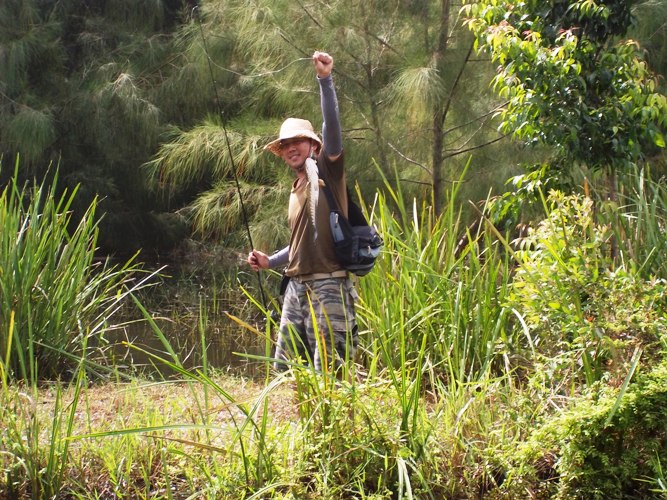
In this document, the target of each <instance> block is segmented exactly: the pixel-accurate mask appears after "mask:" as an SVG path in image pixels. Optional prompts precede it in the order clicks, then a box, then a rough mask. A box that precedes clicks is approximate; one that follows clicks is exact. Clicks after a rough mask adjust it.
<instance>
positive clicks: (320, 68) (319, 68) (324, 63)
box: [313, 51, 333, 78]
mask: <svg viewBox="0 0 667 500" xmlns="http://www.w3.org/2000/svg"><path fill="white" fill-rule="evenodd" d="M313 64H314V65H315V71H316V72H317V77H318V78H326V77H327V76H329V75H330V74H331V70H333V57H331V56H330V55H329V54H327V53H326V52H319V51H315V53H314V54H313Z"/></svg>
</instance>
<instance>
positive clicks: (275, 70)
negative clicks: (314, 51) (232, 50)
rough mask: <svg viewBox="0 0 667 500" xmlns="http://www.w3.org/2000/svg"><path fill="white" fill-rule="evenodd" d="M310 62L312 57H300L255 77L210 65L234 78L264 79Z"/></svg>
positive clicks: (217, 65)
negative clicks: (294, 65)
mask: <svg viewBox="0 0 667 500" xmlns="http://www.w3.org/2000/svg"><path fill="white" fill-rule="evenodd" d="M312 60H313V58H312V57H300V58H298V59H294V61H291V62H289V63H287V64H286V65H285V66H283V67H282V68H278V69H274V70H272V71H265V72H264V73H257V74H255V75H244V74H243V73H239V72H238V71H234V70H233V69H229V68H225V67H224V66H220V65H219V64H216V63H215V62H211V64H213V65H214V66H215V67H216V68H218V69H219V70H222V71H226V72H227V73H231V74H233V75H236V76H240V77H241V78H261V77H264V76H269V75H275V74H276V73H280V72H281V71H284V70H286V69H287V68H289V67H290V66H291V65H292V64H295V63H298V62H301V61H312ZM209 61H210V59H209Z"/></svg>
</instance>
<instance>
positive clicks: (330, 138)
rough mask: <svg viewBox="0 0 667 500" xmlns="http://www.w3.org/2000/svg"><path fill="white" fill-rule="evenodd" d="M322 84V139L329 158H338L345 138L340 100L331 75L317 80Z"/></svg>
mask: <svg viewBox="0 0 667 500" xmlns="http://www.w3.org/2000/svg"><path fill="white" fill-rule="evenodd" d="M317 81H318V82H319V84H320V105H321V106H322V118H323V120H324V122H323V123H322V138H323V139H324V152H325V153H326V155H327V156H337V155H339V154H340V153H341V152H342V151H343V137H342V134H341V130H340V117H339V112H338V98H337V96H336V89H335V88H334V84H333V78H332V77H331V75H329V76H327V77H326V78H319V77H318V78H317Z"/></svg>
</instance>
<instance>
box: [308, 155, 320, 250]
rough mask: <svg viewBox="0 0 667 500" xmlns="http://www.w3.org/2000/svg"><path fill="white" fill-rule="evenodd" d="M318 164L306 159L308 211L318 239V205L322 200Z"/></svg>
mask: <svg viewBox="0 0 667 500" xmlns="http://www.w3.org/2000/svg"><path fill="white" fill-rule="evenodd" d="M318 174H319V170H318V169H317V163H316V162H315V160H313V159H312V158H308V159H306V178H307V179H308V211H309V212H310V221H311V222H312V224H313V230H314V231H315V233H314V234H315V238H314V239H317V225H316V224H315V221H316V220H317V203H318V202H319V198H320V177H319V175H318Z"/></svg>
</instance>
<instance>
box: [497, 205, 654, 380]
mask: <svg viewBox="0 0 667 500" xmlns="http://www.w3.org/2000/svg"><path fill="white" fill-rule="evenodd" d="M546 203H547V207H546V208H547V218H546V219H545V220H544V221H542V222H540V224H539V225H538V226H537V227H535V228H534V229H533V230H531V231H530V232H529V234H528V235H527V236H526V237H525V238H523V239H522V240H521V242H520V246H521V250H519V251H517V252H516V253H515V256H516V258H517V260H518V262H519V266H518V268H517V270H516V273H515V275H514V278H513V280H512V284H511V286H510V292H509V294H508V296H507V300H506V303H505V304H506V306H507V307H508V308H510V309H511V310H512V311H513V312H514V313H515V314H516V315H517V317H518V319H519V321H520V325H521V329H522V330H523V331H524V334H525V336H526V339H527V341H528V344H527V346H529V347H530V350H531V352H530V355H531V357H532V358H533V361H534V362H535V363H536V365H537V366H536V368H537V369H536V370H535V376H536V377H538V378H543V379H544V380H542V381H541V384H545V385H546V386H552V387H554V389H556V390H560V389H558V388H559V387H562V388H563V390H570V388H571V387H573V386H577V387H578V386H580V385H581V384H582V383H585V384H589V385H590V384H592V383H593V382H595V381H597V380H600V378H601V377H602V376H605V377H607V378H610V379H615V378H618V377H619V376H622V373H624V370H625V369H626V367H627V366H628V363H629V362H630V357H631V355H632V352H633V350H634V349H635V348H636V347H637V346H641V347H642V348H643V349H646V352H647V353H649V352H651V353H653V354H655V348H656V347H657V346H658V345H659V343H658V341H659V339H660V337H662V336H664V335H665V334H666V333H667V319H666V318H665V313H666V312H667V309H666V307H667V283H666V282H665V281H664V280H662V279H656V278H652V279H645V278H643V277H642V275H641V274H640V273H639V272H638V270H637V268H636V267H635V266H634V265H633V263H632V262H631V261H630V262H625V263H624V264H623V265H620V266H616V265H614V260H613V258H612V242H613V241H615V240H614V239H613V237H612V235H613V232H612V229H611V226H610V225H600V223H599V222H598V220H597V219H598V217H597V215H596V213H595V210H594V206H593V202H592V200H591V199H590V198H585V197H580V196H575V195H571V196H566V195H564V194H562V193H560V192H551V193H550V196H549V198H548V199H547V200H546Z"/></svg>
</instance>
